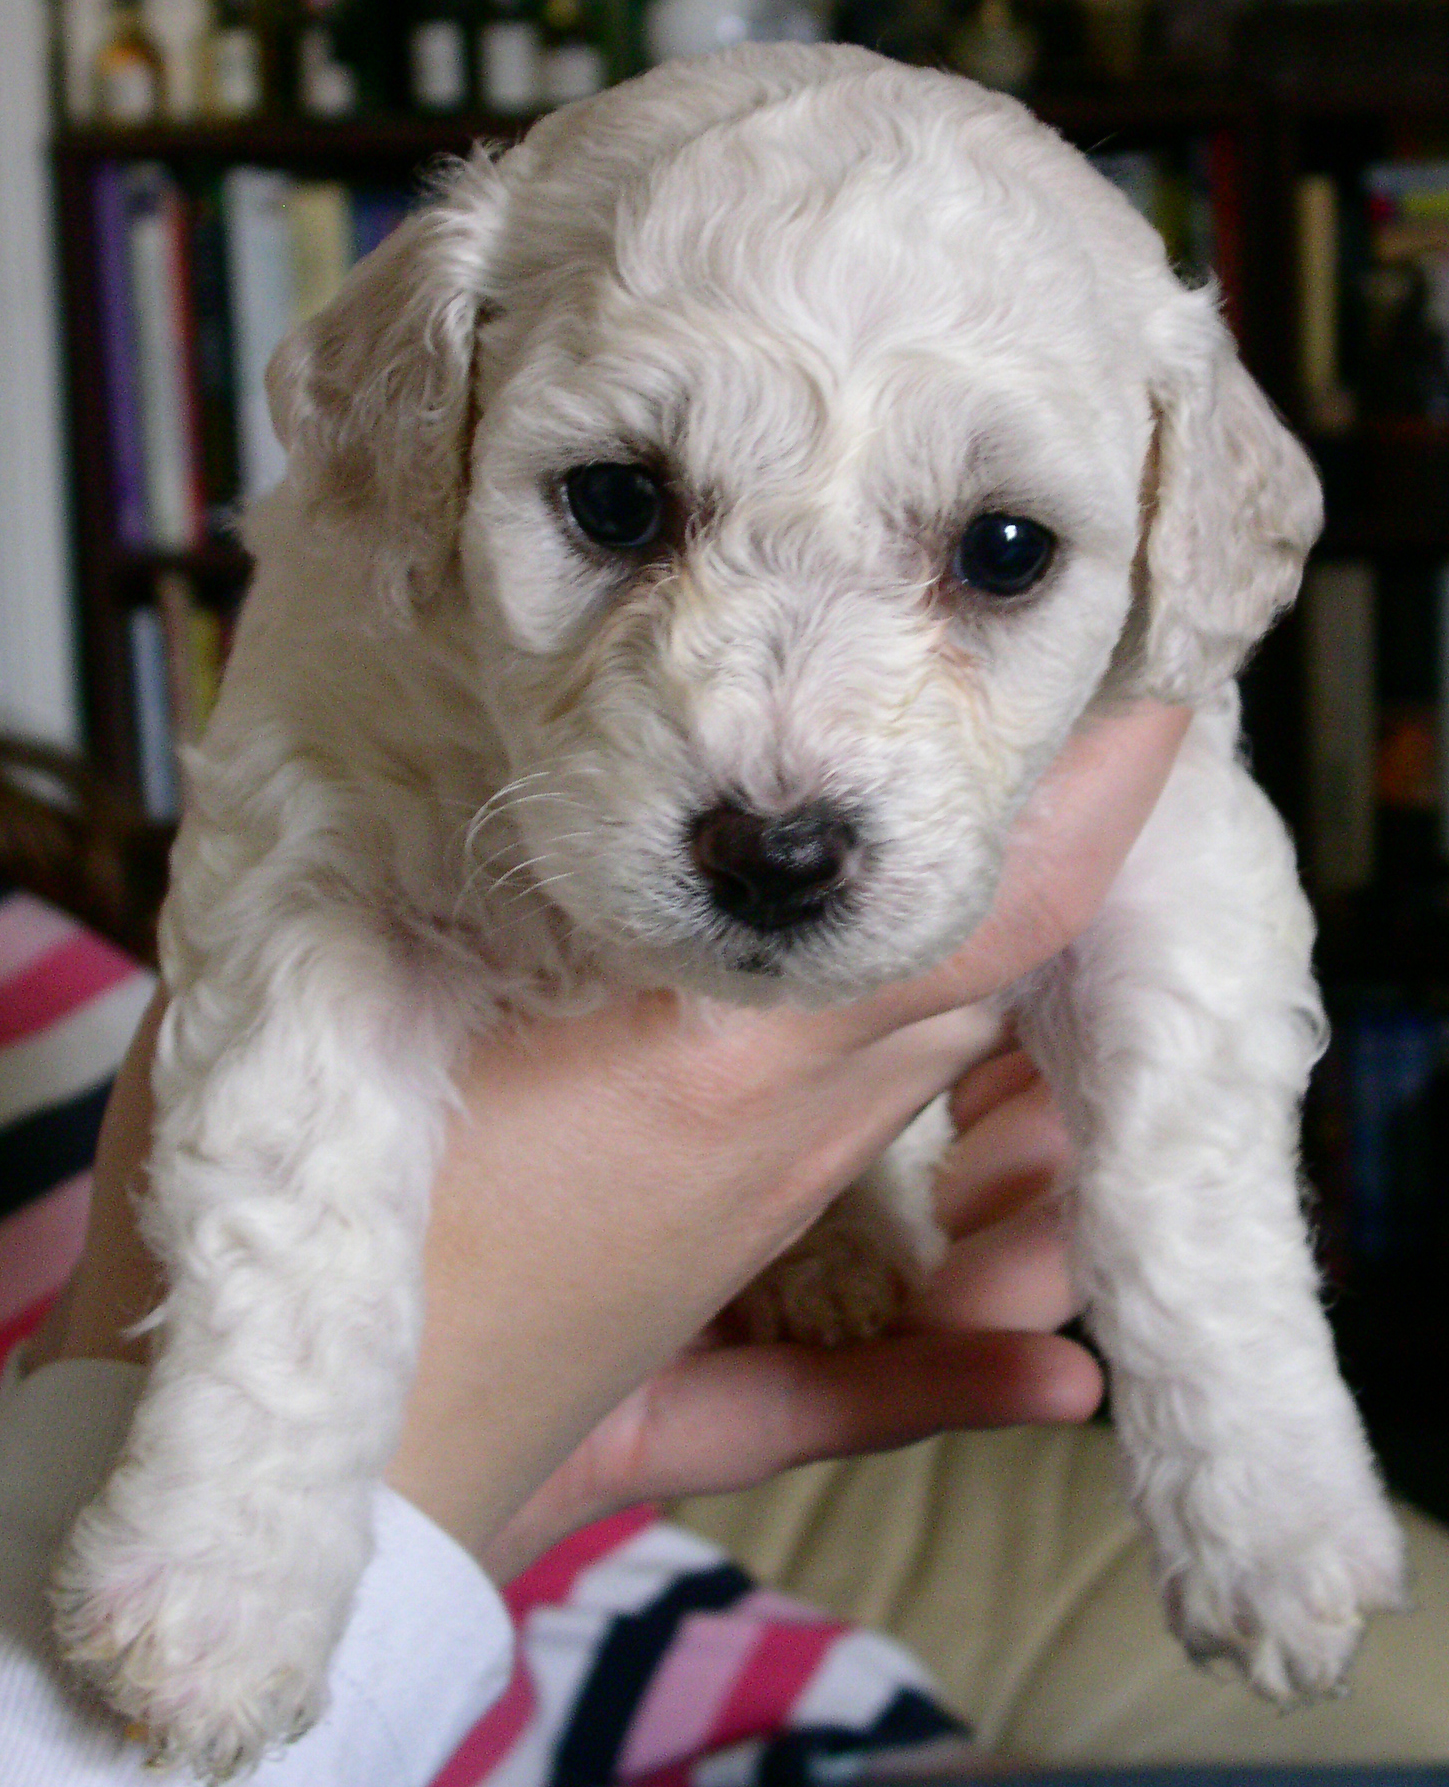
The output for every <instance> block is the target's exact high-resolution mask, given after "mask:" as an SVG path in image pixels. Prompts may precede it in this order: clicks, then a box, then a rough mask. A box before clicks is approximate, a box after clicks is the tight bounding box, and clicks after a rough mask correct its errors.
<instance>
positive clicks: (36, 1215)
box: [0, 1172, 91, 1322]
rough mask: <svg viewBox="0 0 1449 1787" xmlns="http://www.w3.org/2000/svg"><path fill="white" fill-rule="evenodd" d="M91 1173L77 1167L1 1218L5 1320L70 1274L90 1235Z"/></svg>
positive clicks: (0, 1296)
mask: <svg viewBox="0 0 1449 1787" xmlns="http://www.w3.org/2000/svg"><path fill="white" fill-rule="evenodd" d="M90 1208H91V1176H90V1174H89V1173H88V1172H86V1173H77V1174H76V1176H75V1178H74V1179H67V1180H65V1182H64V1183H63V1184H61V1185H57V1186H55V1187H53V1188H52V1189H51V1190H50V1191H48V1192H46V1193H45V1195H44V1196H43V1197H39V1198H37V1199H36V1200H35V1202H34V1203H32V1204H27V1205H26V1206H25V1208H24V1209H23V1210H18V1211H17V1212H16V1213H15V1215H14V1216H8V1217H6V1219H5V1220H4V1221H3V1222H0V1322H8V1321H10V1320H11V1319H12V1317H14V1316H15V1315H16V1314H18V1312H19V1311H21V1310H23V1309H27V1308H29V1307H30V1306H31V1304H33V1303H34V1302H35V1300H36V1298H37V1297H49V1296H52V1295H54V1293H55V1292H56V1291H58V1290H59V1289H60V1287H61V1286H62V1285H63V1284H64V1283H65V1281H66V1279H67V1278H69V1277H70V1274H71V1270H72V1268H73V1267H74V1265H75V1263H76V1261H77V1260H78V1259H79V1258H80V1250H81V1243H82V1242H83V1241H84V1240H85V1233H86V1218H87V1217H88V1216H89V1214H90Z"/></svg>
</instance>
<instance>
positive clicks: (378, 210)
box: [352, 186, 412, 261]
mask: <svg viewBox="0 0 1449 1787" xmlns="http://www.w3.org/2000/svg"><path fill="white" fill-rule="evenodd" d="M411 208H412V206H411V201H410V199H409V197H408V195H407V193H406V192H404V191H403V190H402V189H401V188H399V187H390V186H381V187H366V186H365V187H361V188H358V189H356V190H354V192H353V194H352V257H353V259H354V260H355V261H360V260H361V259H362V257H363V256H364V255H366V254H371V253H372V251H373V249H374V248H376V247H377V246H378V245H379V244H380V243H382V242H385V241H386V240H387V238H388V237H389V236H390V235H391V234H392V232H393V231H394V230H395V229H396V228H397V226H398V225H399V224H400V223H401V222H402V221H403V219H404V218H405V217H406V216H407V214H408V212H409V211H410V210H411Z"/></svg>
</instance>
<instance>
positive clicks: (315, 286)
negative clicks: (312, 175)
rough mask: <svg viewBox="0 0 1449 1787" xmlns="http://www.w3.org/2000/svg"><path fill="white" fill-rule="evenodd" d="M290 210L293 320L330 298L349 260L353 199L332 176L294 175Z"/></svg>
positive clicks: (313, 312) (314, 310) (312, 313)
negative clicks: (298, 177) (308, 177)
mask: <svg viewBox="0 0 1449 1787" xmlns="http://www.w3.org/2000/svg"><path fill="white" fill-rule="evenodd" d="M290 210H291V216H292V266H293V273H294V280H295V285H294V291H293V299H292V302H293V313H292V321H293V322H294V323H304V322H306V321H307V319H308V318H309V317H312V316H315V315H316V314H317V312H318V311H319V310H322V309H324V308H325V307H326V306H327V305H328V304H330V303H331V302H332V300H333V299H334V298H335V297H336V296H337V293H338V291H339V290H340V289H341V286H342V282H343V280H344V279H346V277H347V274H348V271H349V269H350V268H351V266H352V260H353V250H352V244H353V235H354V231H353V221H352V201H351V196H350V195H349V193H348V191H347V188H346V187H345V186H343V185H341V184H340V183H339V182H337V181H335V180H306V181H299V182H298V183H297V187H296V190H295V191H294V193H293V196H292V203H291V207H290Z"/></svg>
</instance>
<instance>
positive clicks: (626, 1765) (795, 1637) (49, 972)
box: [0, 892, 968, 1787]
mask: <svg viewBox="0 0 1449 1787" xmlns="http://www.w3.org/2000/svg"><path fill="white" fill-rule="evenodd" d="M154 986H155V981H154V979H153V977H152V976H151V975H149V974H147V973H144V972H143V971H142V970H141V969H139V968H138V967H137V966H136V964H135V963H134V962H132V961H131V960H130V959H129V958H127V957H126V956H124V955H122V954H121V953H120V952H119V951H117V950H115V949H113V948H112V947H111V946H110V945H109V944H107V943H105V942H103V941H102V940H101V939H100V938H98V937H96V936H94V935H93V934H92V933H91V932H89V931H87V930H86V929H85V928H84V927H83V926H81V925H79V924H77V923H76V922H75V921H74V920H73V919H70V918H67V917H65V916H64V915H63V914H61V913H59V912H56V911H55V910H54V909H53V908H51V907H48V906H45V905H43V904H41V902H39V901H37V900H35V899H32V898H31V897H30V896H29V895H26V894H22V893H9V894H4V893H3V892H0V1361H3V1359H4V1356H5V1354H6V1353H7V1352H9V1351H10V1349H11V1348H12V1347H13V1346H14V1345H15V1344H16V1342H17V1341H19V1340H20V1339H21V1338H23V1336H24V1335H25V1334H27V1333H29V1332H30V1331H31V1330H32V1329H33V1328H34V1327H35V1326H36V1324H37V1323H38V1322H39V1321H40V1319H41V1317H42V1316H43V1314H44V1312H45V1310H46V1309H47V1308H48V1307H49V1305H50V1302H51V1300H52V1299H53V1297H54V1295H55V1293H56V1291H57V1290H58V1289H59V1288H60V1286H61V1285H62V1284H63V1283H64V1281H65V1279H66V1277H67V1276H68V1274H69V1272H70V1269H71V1267H72V1265H73V1264H74V1262H75V1259H76V1256H77V1254H78V1252H79V1250H80V1245H81V1240H82V1237H83V1235H84V1232H85V1222H86V1213H87V1209H88V1206H89V1201H90V1183H91V1181H90V1163H91V1159H92V1156H93V1154H94V1151H95V1143H96V1135H97V1132H98V1130H99V1127H100V1120H101V1112H102V1110H103V1109H104V1107H105V1101H106V1097H107V1095H108V1093H109V1091H110V1086H111V1082H112V1080H113V1079H114V1077H115V1073H116V1070H117V1068H118V1067H119V1065H120V1062H121V1059H122V1057H123V1056H124V1054H125V1051H126V1047H127V1044H128V1043H129V1042H130V1039H131V1036H132V1033H133V1032H134V1030H135V1028H136V1025H137V1023H138V1022H139V1021H140V1018H141V1014H142V1013H143V1012H144V1010H145V1008H146V1005H147V1003H148V1002H149V1000H150V998H151V994H152V991H153V989H154ZM504 1598H505V1600H506V1601H507V1603H508V1606H509V1610H510V1612H511V1613H512V1615H513V1618H514V1622H515V1624H516V1626H517V1629H518V1633H519V1647H518V1659H517V1664H516V1667H515V1670H514V1675H513V1680H512V1682H511V1683H510V1685H509V1687H508V1690H507V1692H506V1693H505V1694H504V1696H503V1698H502V1699H501V1700H500V1701H499V1702H498V1703H497V1704H496V1705H495V1706H494V1707H493V1708H492V1709H491V1710H490V1711H489V1712H488V1713H487V1714H485V1715H484V1717H483V1718H482V1719H480V1720H479V1722H478V1724H477V1725H476V1726H475V1727H474V1728H473V1730H472V1731H471V1732H470V1733H469V1735H468V1736H467V1738H466V1739H465V1740H464V1741H463V1743H462V1744H461V1745H460V1746H459V1748H458V1750H457V1751H456V1752H455V1754H454V1755H453V1757H452V1759H451V1761H450V1762H449V1763H448V1765H447V1766H446V1768H444V1769H443V1771H442V1773H441V1774H439V1775H438V1776H437V1777H436V1779H435V1781H434V1783H433V1787H484V1784H485V1783H486V1787H609V1784H612V1783H616V1782H617V1783H629V1784H630V1787H813V1784H814V1783H816V1782H819V1783H822V1787H836V1784H838V1783H840V1782H842V1781H844V1780H845V1779H846V1778H847V1777H848V1778H849V1779H850V1780H852V1781H854V1780H861V1779H866V1778H869V1775H870V1773H871V1771H872V1767H873V1766H874V1765H877V1764H878V1765H879V1766H880V1767H881V1768H882V1769H883V1771H884V1772H885V1773H887V1774H889V1773H900V1772H907V1773H908V1772H910V1765H911V1763H912V1761H913V1760H915V1761H921V1762H924V1761H926V1760H928V1759H932V1760H935V1761H936V1762H937V1763H938V1765H939V1762H940V1759H941V1757H942V1755H943V1754H945V1755H946V1756H947V1757H948V1758H949V1757H950V1756H951V1755H953V1754H955V1753H956V1752H957V1751H959V1750H960V1749H961V1747H962V1746H963V1745H964V1744H965V1742H966V1740H967V1736H968V1734H967V1733H966V1732H965V1730H964V1728H963V1727H962V1726H961V1725H960V1724H959V1723H958V1722H957V1721H956V1720H954V1719H953V1718H951V1717H950V1715H948V1714H947V1713H945V1712H943V1711H942V1710H941V1709H940V1708H939V1707H938V1706H937V1705H936V1704H935V1702H934V1700H933V1699H932V1697H931V1687H930V1683H929V1680H928V1679H927V1677H926V1675H925V1673H924V1672H923V1671H922V1670H921V1668H920V1667H919V1665H917V1664H916V1662H915V1661H914V1660H913V1659H912V1658H911V1657H910V1656H909V1655H908V1654H907V1653H906V1652H905V1651H903V1650H902V1649H900V1647H899V1646H897V1645H895V1644H893V1643H891V1642H890V1641H889V1640H888V1639H885V1638H882V1637H878V1636H877V1635H876V1634H874V1633H870V1632H863V1631H859V1630H856V1629H854V1628H852V1627H848V1626H843V1625H841V1624H839V1623H838V1622H836V1621H833V1620H830V1619H826V1618H824V1617H823V1616H822V1615H820V1614H819V1613H817V1612H815V1611H813V1610H812V1609H810V1608H808V1607H805V1606H803V1605H801V1604H800V1603H799V1602H796V1601H792V1600H789V1599H787V1598H786V1597H785V1596H783V1595H778V1594H775V1593H773V1592H771V1591H769V1590H766V1589H762V1588H759V1587H758V1586H757V1585H756V1584H755V1583H753V1582H752V1581H751V1580H750V1579H749V1577H747V1576H746V1575H744V1574H743V1572H742V1571H740V1570H738V1569H737V1568H736V1567H735V1566H734V1565H733V1564H731V1563H730V1562H729V1561H728V1560H727V1559H726V1558H725V1557H724V1556H723V1555H722V1554H721V1553H720V1552H718V1551H717V1550H715V1549H714V1548H713V1547H712V1546H710V1545H707V1544H706V1543H705V1542H704V1541H703V1540H700V1539H697V1538H695V1537H694V1536H693V1535H692V1534H689V1533H685V1532H682V1531H680V1530H679V1529H678V1528H677V1527H671V1526H669V1525H668V1524H666V1523H665V1522H663V1521H661V1520H659V1519H657V1518H656V1517H655V1514H654V1512H653V1511H652V1510H651V1509H647V1508H645V1509H635V1510H632V1511H630V1512H628V1513H625V1514H620V1515H617V1516H615V1517H614V1518H613V1519H610V1520H605V1521H601V1522H599V1523H598V1524H597V1525H594V1526H591V1527H588V1528H586V1529H585V1530H584V1531H582V1532H579V1533H576V1534H574V1535H573V1537H572V1538H570V1539H567V1540H566V1541H565V1542H564V1543H563V1544H562V1545H559V1546H556V1547H555V1548H554V1550H552V1551H550V1552H548V1553H547V1554H546V1555H545V1556H544V1557H542V1558H540V1559H539V1560H538V1562H537V1563H535V1564H534V1565H533V1566H532V1567H531V1568H530V1569H528V1570H527V1571H525V1572H524V1574H523V1575H522V1576H520V1577H519V1578H518V1579H517V1581H515V1582H514V1583H512V1584H511V1585H510V1586H509V1588H508V1589H507V1590H506V1591H505V1596H504ZM943 1746H944V1750H943Z"/></svg>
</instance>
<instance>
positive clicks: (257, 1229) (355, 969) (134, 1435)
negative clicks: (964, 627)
mask: <svg viewBox="0 0 1449 1787" xmlns="http://www.w3.org/2000/svg"><path fill="white" fill-rule="evenodd" d="M258 955H260V952H258ZM404 992H405V989H403V988H401V987H400V986H399V976H398V972H397V970H396V967H395V965H393V964H391V963H390V962H389V961H388V960H387V959H386V956H385V952H384V951H383V949H382V948H381V946H379V945H377V944H375V943H373V942H371V941H369V940H367V939H366V938H364V937H363V936H362V935H360V933H359V930H358V928H356V927H348V926H346V924H345V922H339V921H336V920H332V921H326V922H324V921H322V920H313V921H310V922H308V921H294V922H292V923H291V924H290V925H285V926H282V927H280V928H279V929H278V930H275V931H273V932H272V933H271V934H270V935H269V936H268V938H267V939H266V943H265V960H264V961H263V960H261V959H257V957H255V956H254V957H252V958H250V959H245V960H243V959H240V952H238V954H237V955H236V956H232V957H229V958H225V959H216V958H213V959H212V960H211V961H210V962H209V963H207V965H206V966H205V967H204V969H203V971H202V973H201V975H200V977H199V978H198V979H197V980H196V981H195V982H194V983H193V984H191V985H190V986H189V987H186V988H185V989H184V990H182V991H181V992H180V993H179V994H178V995H177V996H176V998H175V1000H174V1002H173V1004H172V1006H171V1008H170V1010H169V1011H168V1013H167V1016H166V1020H165V1023H164V1026H163V1029H162V1034H161V1041H160V1045H159V1050H158V1056H157V1066H156V1072H155V1087H156V1093H157V1107H158V1114H157V1123H156V1130H155V1142H154V1150H153V1155H152V1160H151V1164H150V1185H149V1188H148V1191H147V1195H146V1199H145V1203H144V1207H143V1211H142V1217H143V1225H144V1231H145V1234H146V1236H147V1239H148V1241H149V1242H150V1244H151V1245H152V1246H153V1248H154V1249H155V1251H156V1252H157V1254H158V1256H159V1258H160V1259H161V1261H162V1263H163V1266H164V1268H165V1274H166V1282H167V1295H166V1301H165V1304H164V1309H163V1311H162V1320H161V1327H160V1347H159V1354H158V1357H157V1360H156V1364H155V1366H154V1369H153V1371H152V1373H151V1376H150V1378H149V1381H148V1384H147V1387H146V1391H145V1394H144V1397H143V1400H142V1402H141V1404H140V1407H139V1409H138V1411H137V1415H136V1419H135V1424H134V1426H133V1428H132V1430H131V1433H130V1436H129V1438H128V1440H127V1443H126V1446H125V1448H124V1451H123V1454H122V1457H121V1460H120V1462H119V1464H118V1467H117V1469H116V1470H115V1472H114V1474H113V1476H112V1477H111V1479H110V1481H109V1482H108V1484H107V1486H106V1488H105V1489H104V1490H103V1492H102V1493H101V1495H100V1497H99V1498H98V1499H97V1500H96V1501H95V1502H94V1503H93V1504H92V1505H91V1506H90V1507H89V1508H88V1509H87V1510H86V1511H85V1512H84V1513H83V1514H82V1516H81V1518H80V1520H79V1522H78V1523H77V1526H76V1529H75V1531H74V1533H73V1534H72V1536H71V1538H70V1540H69V1542H68V1545H67V1547H66V1549H65V1551H64V1552H63V1554H62V1557H61V1560H60V1563H59V1566H58V1569H57V1572H56V1576H55V1582H54V1590H53V1593H54V1600H55V1605H56V1609H57V1633H58V1637H59V1639H60V1643H61V1647H62V1650H63V1652H64V1654H65V1656H66V1657H67V1658H68V1659H69V1660H70V1661H71V1662H72V1663H73V1664H75V1665H77V1666H78V1667H80V1668H81V1669H82V1670H83V1671H84V1672H85V1673H86V1674H87V1675H88V1676H90V1678H91V1679H92V1680H93V1681H95V1682H96V1684H97V1685H98V1686H99V1687H100V1689H101V1690H102V1692H103V1693H104V1695H105V1697H106V1698H107V1699H108V1700H109V1701H110V1703H111V1704H112V1706H113V1707H115V1708H116V1710H117V1711H118V1712H120V1713H122V1714H123V1715H124V1716H126V1717H127V1718H129V1719H131V1720H133V1721H135V1722H137V1723H138V1724H140V1725H141V1726H143V1727H144V1728H145V1731H146V1734H147V1736H148V1738H149V1739H150V1741H151V1742H152V1744H153V1746H154V1747H155V1749H156V1750H157V1752H158V1753H159V1754H160V1755H161V1756H162V1757H164V1758H165V1759H167V1760H172V1759H178V1760H185V1761H187V1762H189V1763H190V1764H192V1765H193V1766H194V1767H195V1768H197V1769H198V1770H199V1771H200V1772H201V1773H203V1774H205V1775H208V1776H211V1777H213V1778H217V1779H219V1778H222V1777H225V1776H226V1775H228V1774H229V1773H232V1772H233V1771H235V1770H236V1769H238V1768H240V1767H244V1766H246V1765H248V1764H250V1763H252V1762H254V1761H255V1760H256V1759H257V1758H258V1757H259V1756H260V1755H261V1754H262V1753H263V1752H264V1751H265V1750H266V1749H267V1748H268V1747H269V1746H271V1745H274V1744H275V1743H277V1742H278V1741H280V1740H285V1739H286V1738H288V1737H290V1736H293V1735H295V1734H297V1733H298V1732H300V1731H302V1730H304V1729H306V1727H307V1726H308V1725H310V1724H311V1723H312V1722H313V1721H314V1720H315V1719H316V1718H317V1716H318V1714H319V1713H320V1711H321V1709H322V1706H323V1701H324V1696H325V1682H326V1671H327V1665H328V1660H329V1658H330V1656H331V1653H332V1650H333V1648H334V1646H335V1644H336V1642H337V1640H338V1638H339V1636H340V1634H341V1630H342V1627H343V1624H344V1622H345V1620H346V1618H347V1614H348V1609H349V1604H350V1601H351V1597H352V1592H353V1589H354V1588H355V1586H356V1583H357V1579H358V1577H359V1575H360V1574H361V1571H362V1569H363V1566H364V1564H365V1563H366V1560H367V1557H368V1554H369V1548H370V1514H371V1496H372V1489H373V1485H374V1483H375V1481H376V1479H377V1478H379V1477H380V1476H381V1474H382V1471H383V1468H384V1465H385V1463H386V1460H387V1458H388V1456H389V1453H390V1451H391V1448H392V1446H393V1444H394V1441H395V1438H396V1434H397V1431H398V1426H399V1420H400V1414H401V1408H402V1403H403V1399H404V1396H405V1393H406V1390H407V1387H408V1383H409V1380H410V1375H411V1372H412V1368H413V1364H414V1359H415V1355H416V1349H417V1343H418V1337H419V1330H420V1318H421V1288H420V1262H421V1250H422V1241H423V1232H424V1225H425V1221H426V1213H427V1199H428V1192H429V1188H430V1184H431V1180H432V1176H433V1170H434V1165H435V1161H436V1157H437V1151H438V1143H439V1134H440V1127H441V1116H442V1108H443V1102H444V1100H445V1098H446V1095H447V1085H448V1079H447V1067H448V1048H447V1045H446V1040H445V1037H444V1034H443V1029H442V1026H441V1025H439V1024H437V1023H430V1022H429V1020H428V1019H427V1017H426V1016H422V1015H420V1014H419V1012H418V1010H417V1003H418V1002H417V1001H416V1000H414V1001H412V1002H411V1003H409V1001H408V1000H407V999H406V998H405V997H404Z"/></svg>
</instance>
